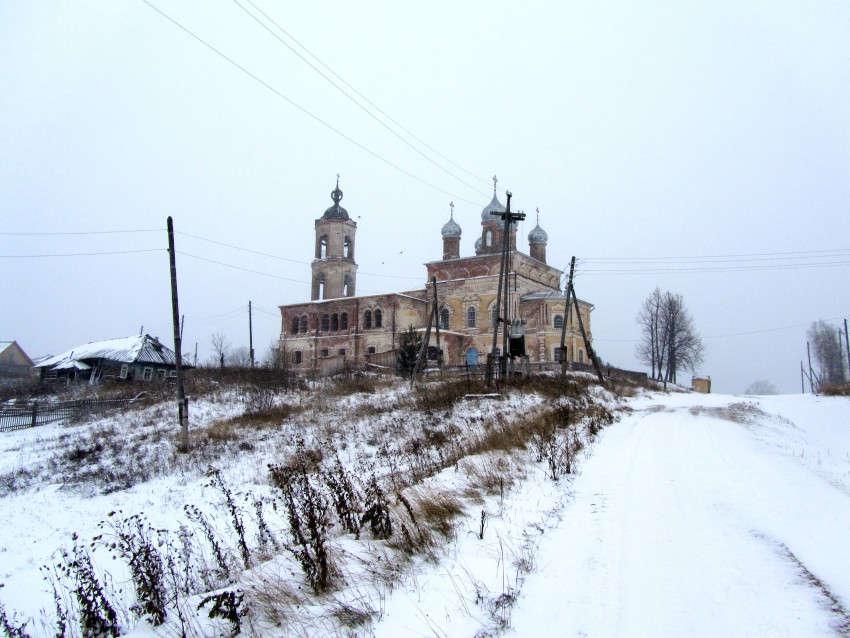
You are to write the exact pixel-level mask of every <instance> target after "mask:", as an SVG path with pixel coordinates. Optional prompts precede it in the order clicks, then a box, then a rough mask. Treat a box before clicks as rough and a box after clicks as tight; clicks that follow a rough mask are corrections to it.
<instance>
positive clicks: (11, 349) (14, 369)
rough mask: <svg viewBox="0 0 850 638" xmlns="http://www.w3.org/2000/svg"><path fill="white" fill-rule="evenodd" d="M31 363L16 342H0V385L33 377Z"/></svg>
mask: <svg viewBox="0 0 850 638" xmlns="http://www.w3.org/2000/svg"><path fill="white" fill-rule="evenodd" d="M32 366H33V361H32V359H30V358H29V356H28V355H27V353H26V352H24V350H23V348H21V346H19V345H18V342H17V341H0V385H2V384H4V383H12V382H15V381H20V380H23V379H27V378H29V377H31V376H33V372H32Z"/></svg>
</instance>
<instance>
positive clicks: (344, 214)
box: [322, 179, 348, 219]
mask: <svg viewBox="0 0 850 638" xmlns="http://www.w3.org/2000/svg"><path fill="white" fill-rule="evenodd" d="M331 199H332V200H334V205H333V206H331V207H330V208H328V209H327V210H326V211H325V214H324V215H322V219H348V211H347V210H345V209H344V208H343V207H342V206H340V205H339V202H340V201H341V200H342V191H341V190H340V189H339V179H337V181H336V188H335V189H333V191H331Z"/></svg>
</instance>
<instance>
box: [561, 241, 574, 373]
mask: <svg viewBox="0 0 850 638" xmlns="http://www.w3.org/2000/svg"><path fill="white" fill-rule="evenodd" d="M575 267H576V258H575V256H573V258H572V259H570V276H569V278H568V279H567V287H566V289H565V290H564V320H563V321H562V322H561V379H563V378H564V377H565V376H566V375H567V317H569V316H570V291H571V290H572V289H573V272H574V271H575ZM571 323H572V322H571Z"/></svg>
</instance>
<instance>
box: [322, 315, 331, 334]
mask: <svg viewBox="0 0 850 638" xmlns="http://www.w3.org/2000/svg"><path fill="white" fill-rule="evenodd" d="M329 328H330V317H329V316H328V315H322V328H321V330H322V332H327V331H328V329H329Z"/></svg>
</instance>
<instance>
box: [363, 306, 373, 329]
mask: <svg viewBox="0 0 850 638" xmlns="http://www.w3.org/2000/svg"><path fill="white" fill-rule="evenodd" d="M371 328H372V311H371V310H367V311H366V312H364V313H363V329H364V330H370V329H371Z"/></svg>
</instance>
